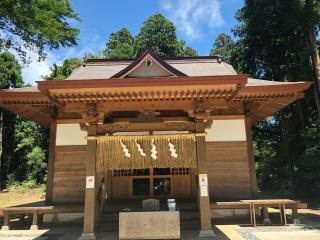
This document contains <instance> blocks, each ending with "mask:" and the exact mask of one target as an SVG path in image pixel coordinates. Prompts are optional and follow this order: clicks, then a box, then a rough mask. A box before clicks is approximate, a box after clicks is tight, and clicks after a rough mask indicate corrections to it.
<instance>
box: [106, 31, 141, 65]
mask: <svg viewBox="0 0 320 240" xmlns="http://www.w3.org/2000/svg"><path fill="white" fill-rule="evenodd" d="M134 51H135V50H134V38H133V36H132V35H131V33H130V31H129V30H128V29H127V28H122V29H120V30H119V31H118V32H113V33H111V34H110V37H109V40H108V42H107V43H106V49H105V56H106V57H107V58H110V59H119V58H122V59H132V58H134V56H135V53H134Z"/></svg>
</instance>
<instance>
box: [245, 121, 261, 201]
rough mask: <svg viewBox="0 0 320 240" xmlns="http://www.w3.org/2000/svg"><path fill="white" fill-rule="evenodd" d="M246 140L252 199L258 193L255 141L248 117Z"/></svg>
mask: <svg viewBox="0 0 320 240" xmlns="http://www.w3.org/2000/svg"><path fill="white" fill-rule="evenodd" d="M245 125H246V138H247V150H248V164H249V175H250V186H251V197H254V196H255V195H256V194H257V192H258V185H257V176H256V163H255V160H254V152H253V141H252V130H251V129H252V123H251V118H250V117H248V116H246V118H245Z"/></svg>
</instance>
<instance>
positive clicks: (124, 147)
mask: <svg viewBox="0 0 320 240" xmlns="http://www.w3.org/2000/svg"><path fill="white" fill-rule="evenodd" d="M120 144H121V147H122V150H123V152H124V155H125V156H126V157H128V158H129V157H131V154H130V153H129V149H128V148H127V146H126V145H125V144H124V143H123V142H122V141H121V140H120Z"/></svg>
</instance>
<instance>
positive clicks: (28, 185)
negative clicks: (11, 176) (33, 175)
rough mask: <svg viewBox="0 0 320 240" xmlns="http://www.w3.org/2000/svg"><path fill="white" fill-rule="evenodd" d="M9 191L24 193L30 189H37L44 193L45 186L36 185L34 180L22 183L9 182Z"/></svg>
mask: <svg viewBox="0 0 320 240" xmlns="http://www.w3.org/2000/svg"><path fill="white" fill-rule="evenodd" d="M8 188H9V189H12V190H15V191H17V192H18V193H25V192H27V191H29V190H31V189H34V188H39V189H40V191H41V192H45V191H46V185H45V184H37V182H36V181H35V180H26V181H23V182H20V183H19V182H11V183H10V185H9V186H8Z"/></svg>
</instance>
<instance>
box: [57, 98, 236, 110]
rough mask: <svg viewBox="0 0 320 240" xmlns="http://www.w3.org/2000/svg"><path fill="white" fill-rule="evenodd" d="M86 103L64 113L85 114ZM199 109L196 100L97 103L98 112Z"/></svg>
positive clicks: (210, 103) (219, 103) (212, 103)
mask: <svg viewBox="0 0 320 240" xmlns="http://www.w3.org/2000/svg"><path fill="white" fill-rule="evenodd" d="M228 104H230V105H234V103H232V102H229V103H228V102H227V101H226V100H223V99H206V100H204V103H203V105H202V106H203V107H205V108H206V109H215V108H219V107H223V106H228ZM86 109H87V108H86V104H85V103H67V104H66V106H65V107H64V108H63V109H60V111H63V112H83V111H86ZM194 109H197V103H196V101H195V100H176V101H171V100H161V101H160V100H159V101H140V102H139V101H134V102H133V101H131V102H100V103H97V111H98V112H102V111H106V112H111V111H152V110H185V111H188V110H194Z"/></svg>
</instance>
